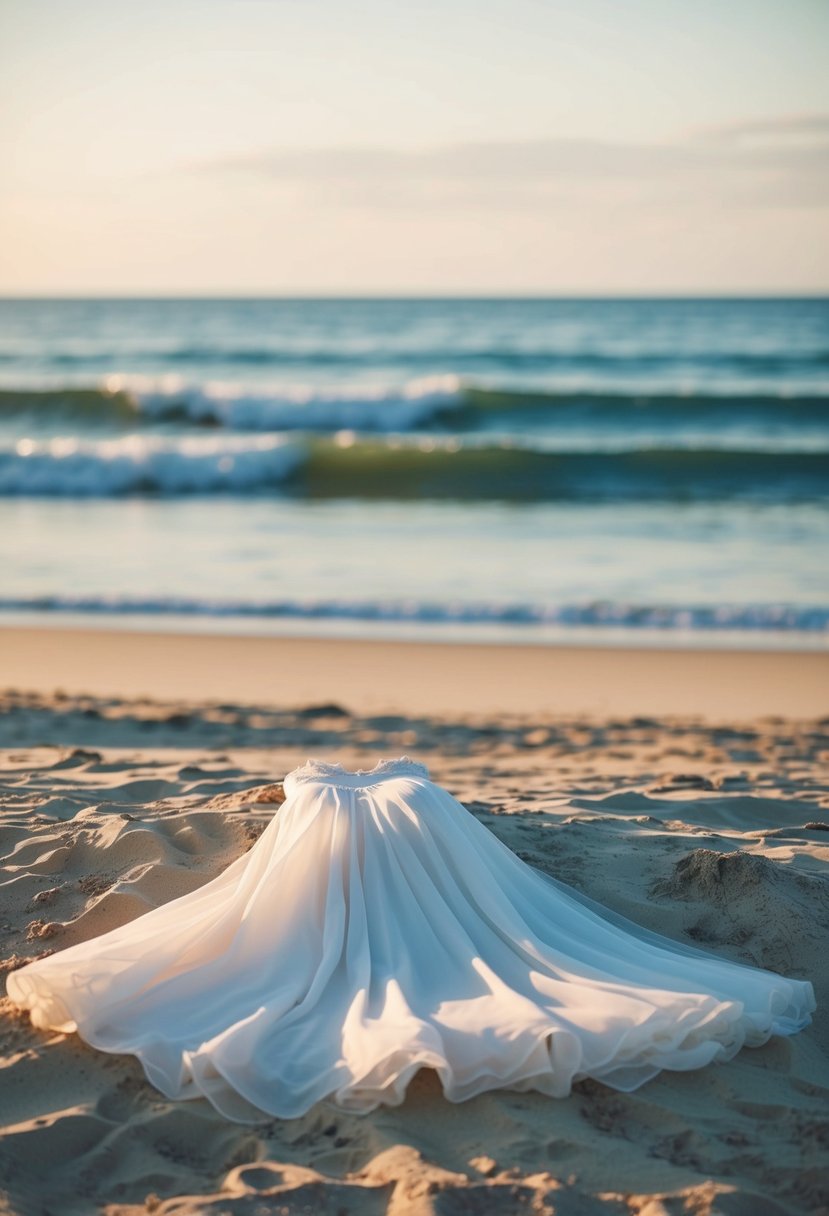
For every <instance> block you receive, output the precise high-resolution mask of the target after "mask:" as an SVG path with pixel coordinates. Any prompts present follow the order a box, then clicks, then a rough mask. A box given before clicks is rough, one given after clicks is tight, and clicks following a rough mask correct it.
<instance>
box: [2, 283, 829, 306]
mask: <svg viewBox="0 0 829 1216" xmlns="http://www.w3.org/2000/svg"><path fill="white" fill-rule="evenodd" d="M826 299H829V285H827V286H826V287H824V288H800V289H794V288H786V289H779V288H778V289H774V288H762V289H758V290H753V291H747V290H745V289H742V290H741V289H738V288H733V289H732V288H729V289H726V290H714V289H707V290H701V289H693V290H682V289H680V288H671V289H670V290H667V289H666V290H655V291H601V290H598V291H579V290H575V289H570V290H565V291H552V290H551V291H499V290H497V289H493V290H488V291H458V290H451V291H439V290H432V291H405V290H390V289H388V290H378V291H363V292H346V291H262V290H258V291H243V290H225V291H219V290H215V291H213V290H211V291H196V292H194V291H186V290H175V291H128V292H123V291H120V292H115V291H105V290H96V291H22V292H21V291H18V292H6V291H3V290H2V289H0V300H2V301H4V302H16V301H29V300H31V301H44V302H45V301H54V302H58V301H64V300H65V301H84V300H87V301H97V300H102V301H103V300H113V301H127V300H170V301H185V300H186V301H188V302H189V301H198V300H205V301H210V300H213V301H217V302H218V301H228V302H229V301H234V300H274V301H276V300H284V301H303V300H309V301H310V300H320V301H321V300H342V301H354V302H359V301H364V300H365V301H371V300H400V301H408V300H413V301H414V300H423V301H437V300H458V301H460V300H464V301H498V300H504V301H509V300H513V301H518V300H521V301H523V300H539V301H551V302H552V301H557V300H560V301H562V302H566V301H578V300H585V301H588V300H596V301H599V300H608V301H610V300H619V301H636V300H731V301H751V300H826Z"/></svg>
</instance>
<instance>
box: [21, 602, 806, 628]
mask: <svg viewBox="0 0 829 1216" xmlns="http://www.w3.org/2000/svg"><path fill="white" fill-rule="evenodd" d="M0 612H54V613H76V614H78V613H80V614H90V615H96V616H97V615H107V616H136V615H138V616H148V617H155V616H184V617H211V618H221V617H229V618H242V619H248V620H257V619H258V620H278V619H283V620H294V621H301V620H308V621H313V620H317V621H325V620H329V621H356V622H371V621H380V622H398V623H411V624H418V625H430V624H431V625H441V624H454V625H503V626H510V627H518V628H519V629H520V628H521V627H533V626H543V625H557V626H560V627H562V628H588V629H598V630H607V629H611V630H612V629H628V630H630V629H632V630H648V631H653V630H657V631H664V632H678V631H679V632H689V633H697V632H705V633H709V632H721V631H725V632H729V631H734V632H751V633H763V632H769V631H771V632H779V633H788V632H798V633H809V634H812V635H815V634H825V633H829V609H827V608H824V607H821V606H819V605H791V604H767V603H747V604H706V605H700V604H696V605H695V604H687V605H685V604H636V603H627V602H624V601H619V602H610V601H585V602H582V603H570V604H539V603H532V602H512V603H504V602H497V601H494V602H493V601H491V602H486V601H484V602H481V601H469V602H465V601H459V600H456V601H444V602H435V601H419V600H412V599H406V600H379V599H371V600H359V599H280V600H269V601H262V600H232V599H229V600H221V599H207V598H196V597H187V596H118V595H113V596H94V595H91V596H72V595H54V596H24V597H8V596H7V597H0Z"/></svg>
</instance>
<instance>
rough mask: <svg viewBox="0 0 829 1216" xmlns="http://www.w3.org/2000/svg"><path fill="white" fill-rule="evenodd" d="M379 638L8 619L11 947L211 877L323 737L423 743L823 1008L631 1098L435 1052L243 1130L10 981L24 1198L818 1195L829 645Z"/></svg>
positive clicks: (5, 1149)
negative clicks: (158, 1083)
mask: <svg viewBox="0 0 829 1216" xmlns="http://www.w3.org/2000/svg"><path fill="white" fill-rule="evenodd" d="M142 647H144V649H142ZM165 648H167V649H166V653H165ZM367 648H370V644H368V643H366V644H363V645H362V647H360V646H358V645H357V644H352V643H341V644H340V643H312V642H302V643H288V642H287V641H284V642H283V641H275V640H270V641H265V640H257V639H246V640H244V642H242V641H240V640H238V639H236V640H234V639H229V638H222V639H217V640H215V641H214V640H213V639H208V638H196V637H189V638H171V637H167V638H165V637H160V636H157V635H156V636H148V637H146V638H144V639H142V640H139V639H138V638H137V635H134V636H132V637H130V638H127V637H125V635H123V634H121V633H117V632H115V631H113V632H111V633H101V634H100V635H95V634H94V633H92V632H87V633H77V634H76V633H71V632H69V631H64V632H60V631H55V632H53V631H43V632H42V633H40V634H38V633H37V632H36V631H22V630H8V631H4V632H3V634H2V649H3V655H4V681H5V683H6V684H7V685H8V686H9V687H10V688H11V686H12V685H14V686H16V691H7V692H6V693H5V694H4V695H3V698H2V709H3V713H2V720H1V721H2V726H1V727H0V729H2V735H0V743H2V746H3V751H2V753H1V754H0V756H1V758H0V763H2V769H3V772H2V778H0V787H1V788H2V798H3V815H2V836H1V839H2V854H3V872H2V878H0V881H2V884H3V899H2V933H3V951H2V954H3V960H4V961H3V963H2V966H3V969H4V970H5V971H8V970H9V969H11V968H14V967H16V966H19V965H20V964H22V963H23V962H25V961H27V960H28V959H31V958H33V957H36V956H38V955H39V954H41V953H42V952H44V951H47V950H48V951H51V950H55V949H60V948H61V947H64V946H68V945H70V944H72V943H74V942H77V941H80V940H83V939H86V938H89V937H92V936H94V935H96V934H99V933H101V932H104V931H105V930H107V929H109V928H112V927H114V926H116V925H118V924H121V923H124V922H125V921H127V920H129V919H131V918H133V917H135V916H137V915H140V913H141V912H142V911H144V910H146V909H148V908H151V907H155V906H157V905H158V904H160V903H162V902H164V901H166V900H169V899H171V898H174V897H176V896H178V895H181V894H183V893H185V892H187V891H190V890H192V889H194V888H195V887H197V886H198V885H200V884H201V883H203V882H205V881H207V880H208V879H209V878H211V877H213V876H214V875H215V874H217V873H218V872H219V871H221V870H222V869H223V868H224V867H225V866H226V865H227V864H228V863H229V862H230V861H231V860H232V859H234V858H235V857H237V856H239V855H240V854H241V853H242V852H243V851H244V850H246V849H248V848H250V847H251V845H252V844H253V842H255V840H256V839H257V837H258V835H259V833H260V832H261V831H262V830H263V828H264V826H265V825H266V824H267V823H268V821H269V820H270V818H271V816H272V815H274V814H278V812H279V800H280V798H281V788H280V783H281V780H282V778H283V777H284V775H285V773H286V772H288V771H289V770H290V769H291V768H292V767H294V766H295V765H296V764H298V763H300V762H301V761H303V760H305V759H306V758H307V757H308V756H309V755H321V756H325V757H328V758H335V759H338V760H340V761H342V762H344V763H345V764H354V765H365V764H366V763H372V764H373V763H374V762H375V761H376V760H377V758H378V757H380V756H384V755H396V754H400V753H401V752H407V753H410V754H412V755H416V756H417V757H418V758H420V759H422V760H423V761H425V762H426V763H427V764H428V765H429V767H430V770H431V773H432V776H433V777H434V779H436V780H437V781H439V782H441V783H442V784H444V785H445V786H446V787H447V788H448V789H449V790H450V791H451V792H452V793H453V794H454V795H456V796H457V797H458V798H459V799H461V800H462V801H463V802H464V803H465V805H466V806H467V807H468V808H469V810H470V811H471V812H472V814H474V815H476V816H477V817H478V818H479V819H480V820H481V821H482V822H483V823H484V824H486V826H487V827H489V828H491V830H492V831H494V832H495V833H496V834H497V835H498V836H500V837H501V839H503V840H504V841H505V842H506V843H507V844H509V845H510V847H511V848H513V849H514V850H515V851H516V852H517V853H518V854H519V855H520V856H521V857H522V858H524V859H525V860H527V861H529V862H531V863H532V864H534V865H536V866H539V867H540V868H541V869H544V870H548V871H549V872H550V873H553V874H555V875H556V876H558V877H559V878H562V879H564V880H565V881H567V882H569V883H572V884H573V885H574V886H575V887H577V888H578V889H580V890H583V891H584V892H586V893H587V894H589V895H591V896H593V897H595V898H597V899H600V900H602V901H603V902H604V903H606V904H607V905H608V906H609V907H611V908H614V909H616V910H618V911H620V912H622V913H624V914H625V915H627V916H629V917H631V918H632V919H634V920H637V921H639V922H641V923H642V924H644V925H647V926H649V927H651V928H656V929H659V930H660V931H661V932H664V933H666V934H668V935H670V936H672V937H674V938H676V939H677V940H680V941H689V942H696V943H699V944H704V945H706V946H707V947H709V948H711V949H714V950H716V951H717V952H718V953H720V954H722V956H723V957H726V958H729V959H735V960H743V961H746V962H749V963H754V964H759V965H762V966H765V967H768V968H771V969H773V970H778V971H780V972H783V973H784V974H787V975H791V976H794V977H797V978H808V979H811V980H812V981H813V982H814V984H815V987H816V992H817V999H818V1012H817V1015H816V1017H815V1020H814V1023H813V1025H812V1026H811V1027H810V1028H809V1029H808V1030H807V1031H805V1032H803V1033H802V1034H801V1035H799V1036H798V1037H796V1038H795V1039H791V1040H779V1039H778V1040H772V1042H770V1043H769V1044H768V1045H767V1046H765V1047H763V1048H760V1049H756V1050H744V1051H743V1052H742V1053H741V1054H740V1055H739V1056H738V1057H737V1058H736V1059H734V1060H733V1061H731V1062H730V1063H728V1064H726V1065H720V1066H716V1065H715V1066H711V1067H709V1068H708V1069H704V1070H701V1071H699V1072H695V1073H689V1074H663V1075H662V1076H660V1077H659V1078H657V1079H656V1080H654V1081H652V1082H650V1083H649V1084H647V1085H646V1086H644V1087H643V1088H642V1089H641V1090H639V1091H637V1092H636V1093H634V1094H631V1095H621V1094H618V1093H616V1092H614V1091H611V1090H609V1089H606V1088H605V1087H603V1086H601V1085H599V1084H596V1083H593V1082H582V1083H579V1084H577V1085H576V1087H575V1090H574V1092H573V1094H572V1095H571V1097H569V1098H567V1099H564V1100H554V1099H549V1098H544V1097H542V1096H540V1095H534V1094H516V1093H510V1092H507V1091H503V1092H495V1093H491V1094H488V1095H486V1096H484V1097H481V1098H477V1099H474V1100H473V1101H470V1102H468V1103H464V1104H461V1105H457V1106H453V1105H451V1104H449V1103H447V1102H445V1101H444V1100H443V1099H442V1097H441V1095H440V1092H439V1087H438V1084H437V1081H436V1078H435V1077H434V1076H433V1075H429V1074H426V1073H421V1074H419V1075H418V1077H417V1078H416V1079H415V1082H414V1083H413V1084H412V1086H411V1089H410V1091H409V1095H408V1097H407V1100H406V1102H405V1103H404V1104H403V1106H401V1107H399V1108H396V1109H385V1110H382V1111H380V1112H376V1113H374V1114H372V1115H369V1116H366V1117H358V1116H356V1115H348V1114H344V1113H343V1112H341V1111H339V1110H337V1109H336V1108H334V1107H332V1106H329V1105H327V1104H322V1105H320V1106H319V1107H317V1108H314V1109H313V1110H312V1111H311V1112H309V1114H308V1115H307V1116H305V1117H303V1118H301V1119H297V1120H291V1121H287V1122H280V1121H278V1120H273V1121H270V1122H267V1123H263V1124H262V1125H259V1126H255V1127H250V1126H248V1127H245V1126H242V1125H234V1124H229V1123H226V1122H224V1121H223V1120H222V1119H221V1118H220V1117H219V1116H218V1115H217V1114H216V1113H215V1112H214V1111H213V1110H212V1109H211V1108H210V1107H208V1106H207V1104H206V1103H203V1102H201V1101H198V1102H192V1103H179V1104H175V1103H170V1102H168V1101H166V1100H165V1099H164V1098H163V1097H162V1096H161V1095H160V1094H158V1093H157V1092H156V1091H155V1090H154V1089H153V1088H151V1086H150V1085H149V1084H148V1083H147V1082H146V1081H145V1080H144V1078H143V1074H142V1073H141V1070H140V1068H139V1067H138V1065H137V1064H136V1063H135V1061H134V1060H132V1059H131V1058H128V1057H116V1056H107V1055H104V1054H102V1053H98V1052H95V1051H92V1050H91V1049H89V1048H87V1047H85V1046H84V1045H83V1044H82V1043H81V1042H80V1041H79V1040H78V1039H77V1038H76V1037H75V1036H64V1035H60V1034H43V1033H40V1032H37V1031H35V1030H33V1029H32V1028H31V1026H30V1025H29V1023H28V1020H27V1019H26V1018H25V1017H24V1016H22V1015H20V1014H19V1013H17V1012H16V1011H15V1010H14V1009H13V1008H12V1007H11V1005H10V1003H9V1002H8V1001H7V1000H5V999H4V1000H3V1002H2V1006H0V1011H1V1012H2V1017H1V1018H0V1028H2V1030H1V1032H0V1035H1V1037H0V1070H2V1083H1V1084H0V1123H2V1126H3V1132H2V1140H0V1194H2V1196H3V1203H4V1204H5V1207H6V1208H7V1210H9V1211H11V1212H14V1213H20V1214H21V1216H23V1214H25V1216H29V1214H30V1213H31V1214H34V1213H37V1214H38V1216H39V1214H40V1213H45V1212H54V1213H58V1212H60V1213H67V1214H70V1216H71V1214H74V1213H77V1214H78V1216H81V1214H82V1213H88V1212H92V1211H102V1212H105V1213H108V1214H109V1216H116V1214H119V1216H127V1214H130V1216H132V1214H137V1213H143V1212H148V1211H149V1212H160V1213H168V1214H170V1216H172V1214H173V1213H175V1214H177V1216H185V1214H189V1213H216V1216H218V1214H219V1213H222V1214H224V1213H234V1214H236V1213H238V1214H240V1216H241V1214H242V1213H245V1214H248V1213H250V1214H252V1213H254V1212H259V1211H261V1212H265V1211H268V1212H270V1211H278V1212H284V1213H300V1212H304V1213H326V1212H327V1213H335V1212H336V1213H355V1214H363V1213H374V1212H376V1213H381V1212H383V1213H390V1214H391V1216H426V1214H427V1213H457V1212H475V1213H499V1214H500V1213H512V1212H522V1211H526V1212H534V1213H551V1214H552V1213H565V1214H570V1213H572V1214H573V1216H575V1214H577V1213H585V1214H588V1213H593V1212H597V1213H608V1214H613V1216H617V1214H623V1213H624V1214H626V1216H632V1214H636V1216H663V1214H664V1213H680V1212H683V1213H684V1212H688V1213H691V1212H693V1213H695V1214H698V1216H703V1214H709V1216H714V1213H726V1214H727V1216H783V1214H784V1213H787V1214H788V1213H804V1214H805V1213H810V1214H811V1213H817V1212H820V1211H826V1210H827V1205H829V1169H827V1164H829V1121H827V1118H826V1099H827V1097H829V1037H827V1024H826V1019H825V1016H824V1012H823V1011H824V1009H825V1007H826V1003H827V998H829V991H827V989H829V981H828V980H827V971H826V966H825V943H826V934H827V930H829V882H828V881H827V862H829V836H827V831H829V765H828V764H827V761H828V760H829V723H827V721H826V719H825V718H824V720H823V721H822V722H821V721H820V720H819V718H820V711H821V708H822V707H821V705H820V701H821V696H822V695H823V690H825V689H826V688H827V687H829V681H827V680H826V678H825V676H826V662H827V658H826V656H825V655H817V656H807V655H800V654H778V655H775V654H751V653H742V654H734V653H720V654H713V653H708V654H707V655H705V656H700V655H697V654H690V653H681V652H680V653H674V654H670V653H669V652H635V651H628V652H623V651H614V652H602V651H598V650H597V651H593V652H588V651H560V652H552V651H551V652H549V653H546V654H542V653H541V652H530V653H527V651H525V650H524V649H523V648H520V647H503V648H493V649H492V650H491V651H489V650H487V651H486V653H485V654H482V653H480V648H473V647H443V648H441V647H433V648H420V647H416V646H408V647H405V646H403V647H393V646H387V647H383V648H379V649H378V650H377V652H376V654H377V660H376V661H375V662H373V663H366V662H365V661H364V660H365V658H366V654H367V653H368V650H367ZM338 651H339V658H338V659H337V662H335V663H334V664H333V671H334V676H333V678H332V677H331V670H332V659H334V658H336V657H337V653H338ZM170 654H175V655H177V656H178V666H176V664H174V663H173V662H172V661H170V660H169V655H170ZM441 657H442V660H443V662H442V666H441V671H442V675H441V678H440V680H439V681H438V680H437V677H436V671H435V666H436V664H437V663H438V660H439V659H440V658H441ZM358 660H359V662H358ZM624 664H627V665H628V667H627V672H628V674H629V676H630V678H629V679H627V680H626V679H625V678H624V676H625V670H624ZM506 665H509V668H508V667H507V666H506ZM358 671H359V677H358V676H357V674H356V673H357V672H358ZM389 672H392V673H393V677H394V679H395V680H397V679H399V680H400V684H399V686H397V685H396V687H399V688H401V689H403V690H404V691H405V700H406V702H407V703H406V704H405V705H404V704H402V703H400V704H396V705H395V704H393V703H392V702H393V698H392V697H391V696H390V693H389V689H390V687H391V686H392V685H391V683H390V681H389ZM476 672H477V675H476V674H475V673H476ZM510 673H511V678H509V679H507V675H508V674H510ZM539 673H541V674H542V675H543V680H540V679H539ZM556 673H558V683H557V682H556V679H555V676H556ZM473 677H474V678H473ZM464 680H468V682H467V683H464ZM611 684H612V687H609V685H611ZM188 685H190V686H191V693H190V695H189V696H187V695H185V689H186V688H187V687H188ZM222 685H224V687H225V688H226V690H227V691H226V692H225V694H224V695H223V696H219V691H220V688H221V687H222ZM542 685H543V689H542ZM579 689H581V692H580V691H579ZM706 693H707V700H706V695H705V694H706ZM522 696H523V699H524V709H523V712H519V711H518V706H520V704H521V701H522ZM591 698H592V699H591ZM568 700H569V701H570V702H571V708H570V709H569V711H568V710H566V708H565V707H566V705H567V702H568ZM823 708H824V710H825V708H827V707H825V706H824V707H823ZM44 1162H48V1163H49V1168H48V1169H44Z"/></svg>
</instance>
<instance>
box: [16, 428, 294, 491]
mask: <svg viewBox="0 0 829 1216" xmlns="http://www.w3.org/2000/svg"><path fill="white" fill-rule="evenodd" d="M304 455H305V449H304V447H303V445H302V444H301V443H297V442H293V441H289V440H286V439H285V438H284V437H282V436H255V437H250V436H236V435H221V436H219V435H215V436H214V435H188V436H182V437H178V438H167V437H163V436H159V435H141V434H133V435H127V436H125V437H122V438H118V439H102V440H98V441H89V440H85V441H81V440H77V439H50V440H34V439H21V440H20V441H19V442H18V444H17V445H16V447H15V448H14V449H13V450H11V451H6V452H0V495H32V496H38V495H48V496H62V497H63V496H67V497H107V496H110V495H116V494H130V493H139V492H156V493H161V494H198V493H215V492H221V491H235V492H237V493H238V492H245V491H252V490H255V489H257V488H258V487H260V486H266V485H268V486H271V485H274V484H278V483H279V482H280V481H281V480H282V479H283V478H284V477H286V476H287V475H288V474H289V473H290V472H291V471H292V470H293V469H294V468H295V467H296V466H297V464H299V463H300V462H301V461H302V459H303V458H304Z"/></svg>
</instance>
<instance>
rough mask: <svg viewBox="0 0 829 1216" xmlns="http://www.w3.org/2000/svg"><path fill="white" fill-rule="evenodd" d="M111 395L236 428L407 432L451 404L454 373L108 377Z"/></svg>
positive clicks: (456, 390) (146, 408) (456, 389)
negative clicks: (300, 378)
mask: <svg viewBox="0 0 829 1216" xmlns="http://www.w3.org/2000/svg"><path fill="white" fill-rule="evenodd" d="M105 388H106V390H107V391H108V392H110V393H125V394H126V395H127V396H128V397H130V398H131V400H132V401H133V402H134V403H135V406H136V409H137V410H138V411H139V413H142V414H144V415H146V416H147V417H148V418H165V417H170V416H173V415H175V414H179V415H180V414H184V416H185V417H187V418H188V419H189V420H190V421H192V422H201V423H205V424H213V425H218V426H223V427H227V428H228V429H236V430H243V431H280V430H306V431H337V430H345V429H352V430H358V431H369V430H370V431H397V430H409V429H411V428H412V427H415V426H418V425H421V424H423V423H424V422H427V421H428V420H429V419H431V418H433V417H434V416H435V415H436V414H437V413H439V412H440V411H441V410H443V409H447V408H451V407H452V406H453V405H456V404H457V403H458V401H459V400H460V397H461V382H460V380H459V379H458V377H456V376H427V377H423V378H421V379H416V380H410V381H408V382H407V383H405V384H402V385H400V386H396V387H395V386H389V385H380V386H372V385H367V386H365V387H358V386H353V387H352V386H349V387H347V388H345V387H343V388H336V387H332V388H328V389H326V388H320V387H316V388H312V387H310V386H308V385H297V386H295V387H294V388H291V387H285V386H279V387H262V388H253V387H251V386H241V385H237V384H232V383H223V382H219V381H207V382H205V383H201V384H192V383H188V382H187V381H185V380H182V379H181V378H180V377H177V376H163V377H154V378H148V377H141V376H110V377H108V378H107V380H106V381H105Z"/></svg>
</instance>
